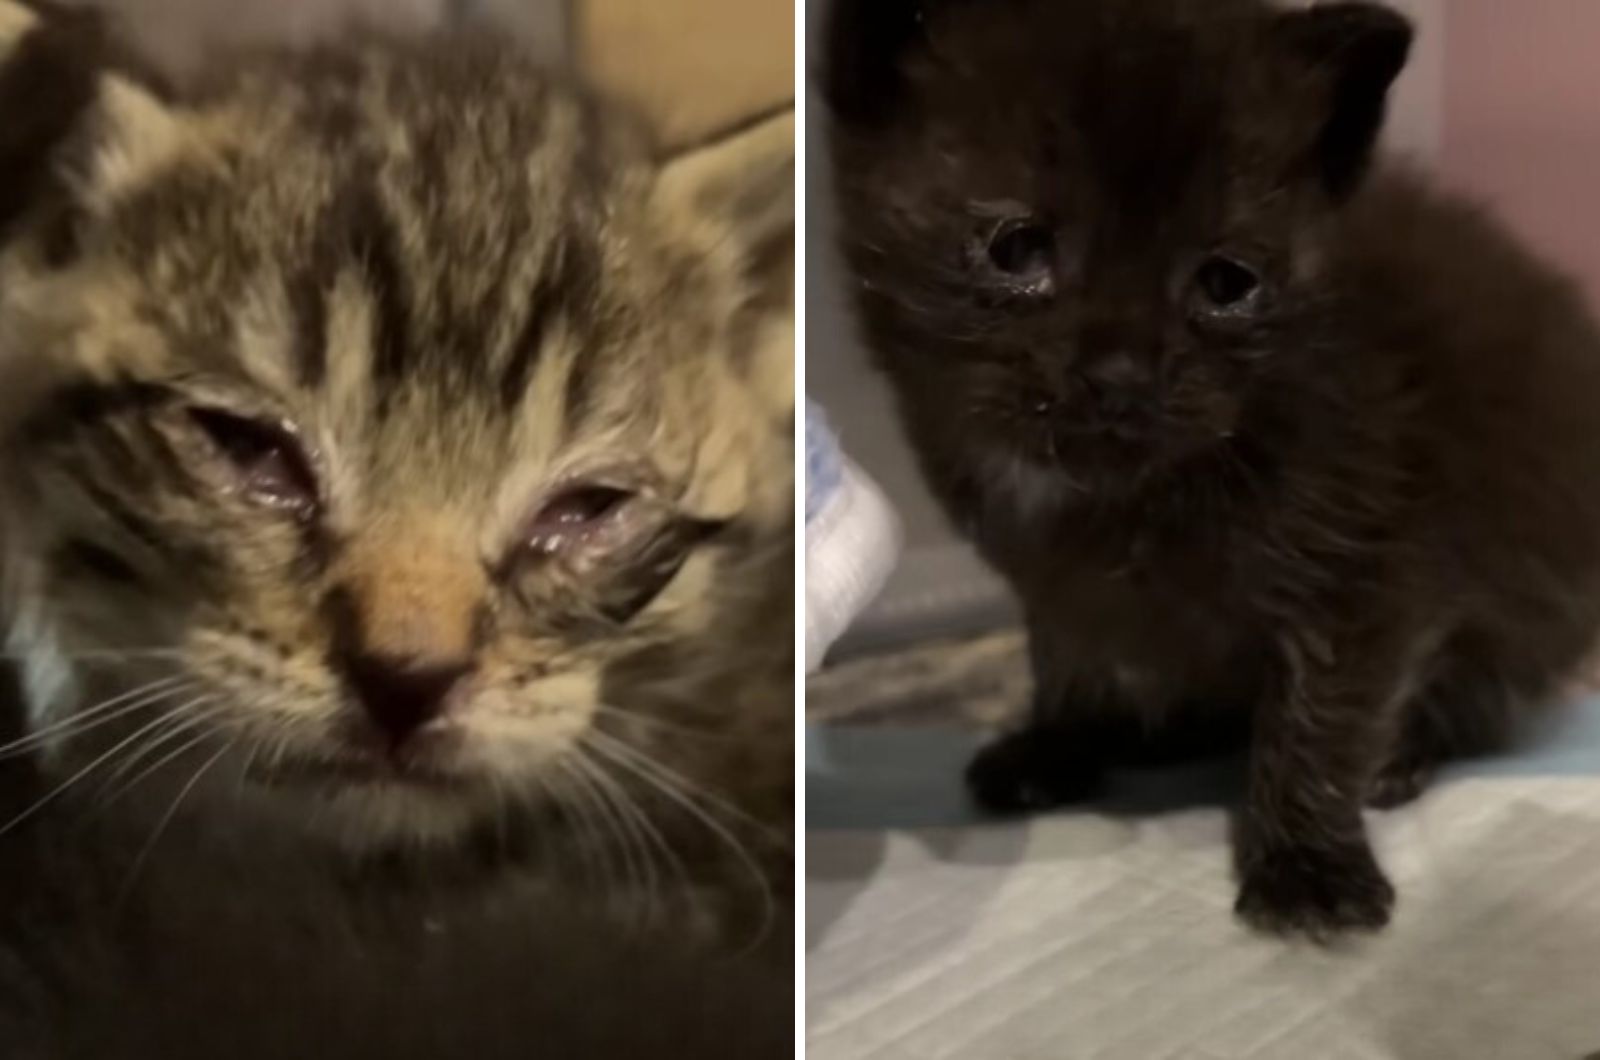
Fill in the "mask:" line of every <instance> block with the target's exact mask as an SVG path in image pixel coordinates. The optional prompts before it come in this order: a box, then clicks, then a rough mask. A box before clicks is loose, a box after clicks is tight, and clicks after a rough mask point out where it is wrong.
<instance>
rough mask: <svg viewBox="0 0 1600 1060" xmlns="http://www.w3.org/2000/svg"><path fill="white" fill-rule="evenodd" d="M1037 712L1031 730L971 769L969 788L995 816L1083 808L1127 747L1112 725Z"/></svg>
mask: <svg viewBox="0 0 1600 1060" xmlns="http://www.w3.org/2000/svg"><path fill="white" fill-rule="evenodd" d="M1047 714H1048V715H1056V714H1057V712H1056V711H1048V712H1046V711H1041V710H1038V709H1035V711H1034V718H1033V720H1032V721H1031V722H1030V723H1029V724H1028V725H1027V727H1025V728H1022V729H1018V730H1016V731H1014V732H1011V733H1007V734H1006V735H1004V736H1001V737H1000V738H999V739H997V740H995V741H994V742H993V743H991V744H990V745H989V746H987V747H985V748H984V749H983V750H981V751H979V752H978V754H977V756H976V757H975V758H973V760H972V764H971V765H969V766H968V767H967V788H968V790H970V791H971V792H972V797H973V799H974V800H976V801H977V803H978V804H979V805H980V806H982V807H983V808H984V809H986V810H989V811H990V812H992V813H1006V814H1016V813H1037V812H1040V811H1043V810H1048V809H1052V808H1054V807H1057V806H1067V805H1071V804H1073V803H1077V802H1083V801H1085V800H1087V799H1090V798H1092V797H1094V796H1095V795H1096V794H1098V793H1099V792H1100V790H1101V788H1102V787H1103V786H1104V783H1105V770H1106V765H1107V763H1108V762H1109V761H1111V760H1112V759H1113V758H1114V757H1116V754H1117V751H1118V749H1119V748H1120V746H1121V745H1122V742H1123V739H1122V737H1121V736H1120V735H1118V734H1116V733H1115V732H1114V730H1115V729H1116V728H1117V726H1116V725H1115V724H1113V721H1112V719H1099V718H1084V719H1082V720H1075V721H1073V722H1070V723H1069V722H1066V721H1064V720H1063V719H1061V718H1060V717H1059V716H1055V717H1049V716H1046V715H1047Z"/></svg>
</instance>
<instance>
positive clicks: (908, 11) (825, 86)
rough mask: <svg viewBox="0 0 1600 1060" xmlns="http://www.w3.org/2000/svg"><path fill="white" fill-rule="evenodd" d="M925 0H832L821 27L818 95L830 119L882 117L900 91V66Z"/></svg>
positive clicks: (920, 22)
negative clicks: (825, 105)
mask: <svg viewBox="0 0 1600 1060" xmlns="http://www.w3.org/2000/svg"><path fill="white" fill-rule="evenodd" d="M926 6H927V2H926V0H833V2H832V3H831V5H830V6H829V9H828V13H827V18H826V22H825V24H824V29H823V47H822V69H821V71H820V76H819V78H818V80H819V82H820V84H821V86H822V95H823V98H825V99H826V100H827V101H828V106H829V107H831V108H832V110H833V113H834V115H835V116H836V117H838V118H840V119H841V120H843V121H852V122H864V121H872V120H875V119H877V118H880V117H882V116H883V115H884V114H885V113H886V112H887V111H888V110H889V109H891V108H892V107H893V106H894V103H895V100H896V97H897V96H898V94H899V90H900V64H901V61H902V60H903V59H904V58H905V55H906V52H907V51H908V50H909V49H910V48H911V47H912V46H913V45H914V44H915V42H916V41H917V40H918V39H919V38H920V37H921V35H922V29H923V19H924V17H925V15H926V11H925V8H926Z"/></svg>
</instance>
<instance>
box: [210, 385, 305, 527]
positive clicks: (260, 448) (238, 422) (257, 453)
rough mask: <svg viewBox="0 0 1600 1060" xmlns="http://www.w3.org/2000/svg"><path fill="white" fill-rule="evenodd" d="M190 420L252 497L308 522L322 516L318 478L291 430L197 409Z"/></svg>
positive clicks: (215, 411)
mask: <svg viewBox="0 0 1600 1060" xmlns="http://www.w3.org/2000/svg"><path fill="white" fill-rule="evenodd" d="M189 418H190V419H191V420H192V421H193V422H194V424H195V426H197V427H199V428H200V430H201V431H202V432H203V433H204V434H205V436H206V437H207V438H208V439H209V440H210V442H211V444H212V446H213V447H215V449H216V451H217V452H218V453H219V454H220V455H221V456H222V457H223V458H224V459H225V460H227V461H228V463H229V464H230V465H232V469H233V471H234V473H235V475H236V476H237V479H238V483H239V487H240V489H241V490H242V491H243V492H244V493H245V495H246V496H248V497H250V498H251V499H253V500H257V501H260V502H261V503H263V504H265V505H267V506H269V507H273V508H279V509H283V510H286V511H289V512H291V513H293V514H294V515H295V516H297V517H299V518H302V519H304V518H309V517H311V516H312V515H314V514H316V511H317V508H318V506H319V498H318V491H317V480H316V476H315V475H314V474H313V473H312V471H311V463H310V461H309V460H308V459H307V458H306V454H305V451H304V450H303V449H302V448H301V445H300V442H299V440H298V439H296V438H295V436H294V434H293V432H292V431H290V430H289V429H288V428H287V427H285V426H283V425H282V424H280V423H272V422H269V421H266V420H256V419H250V418H247V417H244V416H239V415H235V414H234V413H231V412H225V411H223V410H221V409H216V408H195V409H191V410H189Z"/></svg>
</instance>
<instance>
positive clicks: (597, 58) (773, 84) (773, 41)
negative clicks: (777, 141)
mask: <svg viewBox="0 0 1600 1060" xmlns="http://www.w3.org/2000/svg"><path fill="white" fill-rule="evenodd" d="M571 17H572V42H573V46H574V49H575V54H576V58H577V61H578V63H579V65H580V66H581V67H583V68H584V69H585V70H587V71H588V72H589V74H590V75H591V76H592V77H594V78H595V79H596V80H597V81H598V82H599V83H600V84H601V85H603V86H605V87H607V88H609V89H610V90H611V91H613V92H615V93H617V94H618V95H619V96H621V97H623V98H625V99H628V100H630V101H632V102H633V103H635V104H637V105H639V106H642V107H643V108H644V109H645V111H646V112H647V113H649V114H650V115H651V117H652V118H653V119H654V120H655V121H656V123H657V125H658V127H659V128H660V129H661V130H662V135H664V136H665V137H666V138H667V139H668V140H670V141H673V142H680V143H681V142H684V141H687V140H693V139H696V138H698V137H700V136H703V135H706V134H707V133H710V132H713V131H715V130H717V129H719V128H722V127H724V126H727V125H730V124H733V123H736V122H738V121H740V120H741V119H743V118H746V117H749V116H752V115H754V114H757V113H759V112H761V111H765V110H770V109H772V108H773V107H775V106H779V105H781V104H783V103H784V102H786V101H788V100H792V99H793V98H794V4H793V3H792V2H791V0H576V3H575V7H574V9H573V11H572V15H571Z"/></svg>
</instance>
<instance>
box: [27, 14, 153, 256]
mask: <svg viewBox="0 0 1600 1060" xmlns="http://www.w3.org/2000/svg"><path fill="white" fill-rule="evenodd" d="M133 69H134V67H133V64H132V63H131V62H129V61H128V59H127V57H126V56H125V55H122V54H119V53H118V52H117V51H116V49H115V47H114V46H113V44H112V42H111V39H110V34H109V33H108V31H107V29H106V27H105V25H104V23H103V20H102V19H101V18H100V17H99V16H98V15H96V14H94V13H92V12H90V11H85V10H81V9H76V8H65V7H60V6H57V5H55V4H50V3H45V2H43V0H29V2H28V3H18V2H16V0H0V238H3V237H4V236H5V235H6V234H7V232H8V231H9V230H10V229H12V227H13V226H14V225H15V224H16V223H17V222H18V221H19V220H20V219H21V218H22V217H23V216H24V214H25V213H26V212H27V211H28V210H29V209H30V208H31V207H32V206H33V205H34V204H35V203H37V202H38V201H39V200H40V199H41V198H43V197H45V196H47V195H49V194H50V193H51V192H52V191H57V190H65V191H67V192H68V194H69V195H71V197H72V198H74V199H75V200H78V201H79V202H80V204H81V205H83V206H85V207H88V208H90V209H93V208H94V207H95V206H97V205H101V204H104V203H105V202H108V201H111V200H113V199H115V198H116V196H117V195H118V194H119V193H120V192H121V191H122V190H124V189H125V188H127V187H128V186H130V185H131V184H133V183H136V182H137V181H138V179H139V178H140V177H142V176H143V175H145V174H147V173H149V172H150V171H151V170H152V169H153V168H155V167H156V166H157V165H159V164H160V163H161V162H162V161H164V160H165V159H166V158H168V157H170V155H171V151H172V149H173V147H174V146H175V144H176V143H177V141H178V139H179V123H178V122H177V121H176V119H175V118H174V117H173V116H172V114H171V112H170V111H168V109H167V107H166V105H165V104H163V103H161V102H160V101H159V100H158V98H157V96H156V95H155V94H154V93H153V92H152V91H151V90H149V89H147V88H146V87H144V86H143V85H142V84H140V83H139V82H137V81H136V80H135V77H134V74H133Z"/></svg>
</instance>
